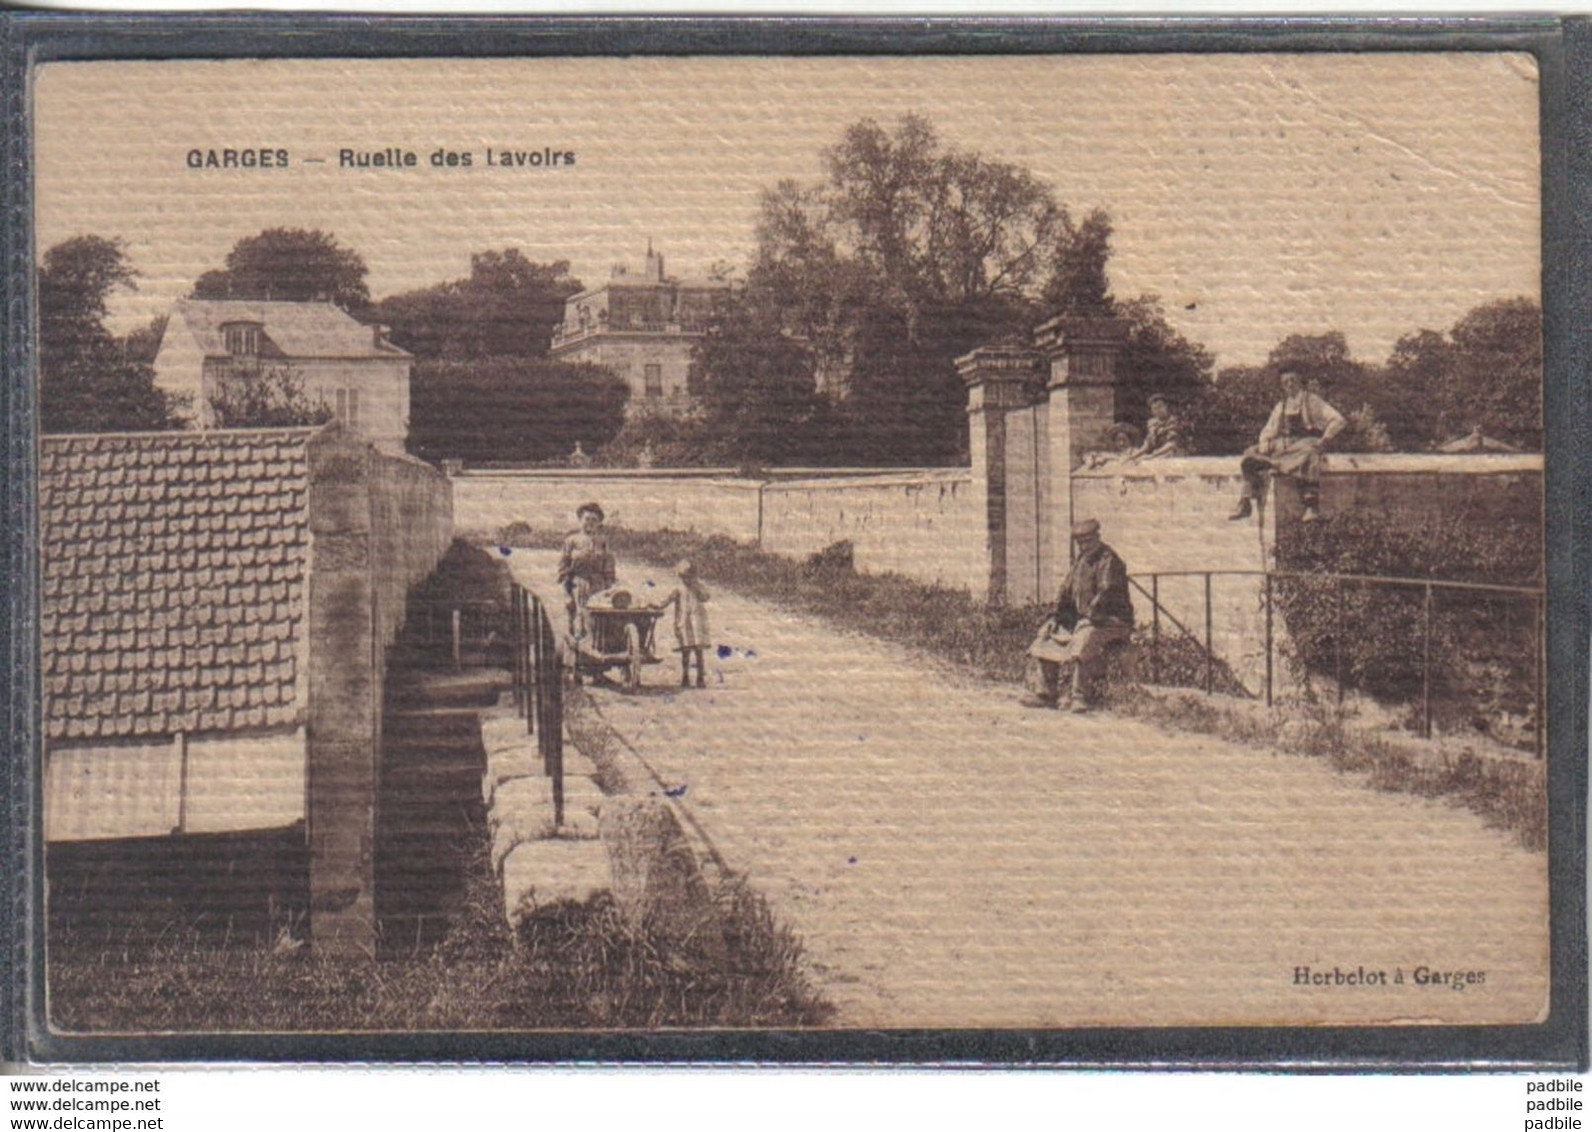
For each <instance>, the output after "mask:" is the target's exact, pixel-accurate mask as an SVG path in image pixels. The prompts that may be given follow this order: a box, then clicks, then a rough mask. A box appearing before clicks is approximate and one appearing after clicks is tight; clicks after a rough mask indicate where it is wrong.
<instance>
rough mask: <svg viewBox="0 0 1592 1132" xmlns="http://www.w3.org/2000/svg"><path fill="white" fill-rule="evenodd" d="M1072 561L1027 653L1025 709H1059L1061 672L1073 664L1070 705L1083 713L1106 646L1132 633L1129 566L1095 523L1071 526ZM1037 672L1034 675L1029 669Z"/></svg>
mask: <svg viewBox="0 0 1592 1132" xmlns="http://www.w3.org/2000/svg"><path fill="white" fill-rule="evenodd" d="M1072 541H1073V545H1074V546H1076V547H1077V550H1078V553H1077V557H1076V558H1074V559H1073V563H1072V569H1071V570H1070V571H1068V573H1067V580H1066V581H1064V582H1063V583H1062V584H1061V592H1060V593H1059V594H1057V595H1056V609H1055V612H1054V613H1053V614H1051V616H1050V618H1049V620H1047V621H1046V622H1045V623H1044V625H1042V626H1041V627H1040V630H1039V636H1038V637H1036V638H1035V639H1034V643H1033V645H1032V646H1030V648H1029V650H1028V655H1029V656H1030V657H1032V658H1033V659H1034V661H1035V664H1034V665H1032V666H1030V678H1031V680H1032V683H1033V686H1032V687H1031V689H1030V694H1029V695H1027V696H1024V697H1023V701H1022V702H1023V705H1024V706H1025V707H1047V708H1053V707H1057V706H1059V703H1060V699H1061V690H1060V689H1061V669H1062V666H1063V665H1068V664H1070V665H1072V689H1071V698H1070V701H1069V706H1070V707H1071V708H1072V710H1073V711H1079V712H1081V711H1088V710H1089V708H1090V697H1091V696H1092V695H1093V694H1094V692H1095V689H1096V688H1097V687H1098V685H1099V683H1100V676H1101V673H1102V670H1103V669H1104V666H1105V656H1106V651H1107V648H1108V647H1109V646H1110V645H1112V644H1115V643H1117V642H1120V641H1125V640H1127V639H1128V638H1129V637H1130V636H1132V634H1133V601H1132V599H1131V598H1130V597H1129V596H1128V568H1127V567H1126V566H1124V565H1123V564H1122V559H1120V558H1118V557H1117V553H1116V551H1114V550H1112V549H1111V548H1110V547H1109V546H1107V545H1106V544H1105V543H1103V542H1101V541H1100V524H1099V523H1098V522H1097V521H1095V520H1094V519H1085V520H1083V521H1082V522H1079V523H1075V524H1073V528H1072ZM1036 668H1037V670H1038V671H1037V673H1036V672H1035V671H1034V669H1036Z"/></svg>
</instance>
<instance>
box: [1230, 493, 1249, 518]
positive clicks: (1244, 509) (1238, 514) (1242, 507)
mask: <svg viewBox="0 0 1592 1132" xmlns="http://www.w3.org/2000/svg"><path fill="white" fill-rule="evenodd" d="M1250 513H1251V507H1250V505H1249V496H1247V495H1246V496H1244V498H1242V499H1240V500H1239V501H1238V506H1237V507H1234V508H1233V513H1232V514H1231V515H1229V516H1227V519H1228V521H1229V522H1233V523H1236V522H1238V520H1240V519H1247V518H1249V516H1250Z"/></svg>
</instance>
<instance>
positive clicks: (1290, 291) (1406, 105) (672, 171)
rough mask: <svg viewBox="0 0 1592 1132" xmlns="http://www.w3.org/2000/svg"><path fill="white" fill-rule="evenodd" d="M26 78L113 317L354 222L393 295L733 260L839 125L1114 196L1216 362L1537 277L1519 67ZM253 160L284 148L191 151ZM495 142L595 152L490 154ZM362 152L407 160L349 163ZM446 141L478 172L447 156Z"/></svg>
mask: <svg viewBox="0 0 1592 1132" xmlns="http://www.w3.org/2000/svg"><path fill="white" fill-rule="evenodd" d="M34 95H35V105H36V118H35V123H36V125H35V129H36V134H35V144H36V153H37V175H36V183H35V190H36V198H35V199H36V208H37V215H36V233H35V234H36V242H37V246H38V248H39V250H40V251H41V252H42V250H43V249H45V248H47V247H49V246H51V245H52V244H54V243H56V242H59V241H60V240H62V239H65V238H68V237H70V236H74V235H80V234H86V233H93V234H98V235H104V236H114V237H117V238H120V239H122V240H124V241H126V244H127V248H128V252H129V255H130V257H131V259H132V261H133V263H134V265H135V266H136V267H137V268H138V270H139V271H140V272H141V273H142V279H141V281H140V289H139V293H138V294H137V295H131V296H122V297H120V298H119V299H118V301H117V304H116V306H115V308H114V314H115V316H116V321H117V323H118V324H119V326H122V327H125V326H127V325H131V324H133V323H135V322H138V321H144V320H147V318H148V317H150V316H151V315H152V314H155V313H158V312H159V311H161V310H164V309H166V308H168V307H169V305H170V303H171V301H172V300H174V299H176V298H179V297H181V296H182V295H183V294H185V293H186V292H187V291H188V289H189V288H190V287H191V286H192V283H193V281H194V279H196V278H197V277H198V276H199V275H200V274H201V273H203V272H204V271H206V270H210V269H212V268H215V267H219V266H220V265H221V262H222V260H223V259H224V257H225V255H226V253H227V251H228V249H230V248H231V247H232V245H233V244H234V243H236V242H237V241H238V240H239V239H241V238H243V237H245V236H249V235H252V234H254V233H257V232H259V231H260V230H262V229H264V228H268V227H275V226H292V227H309V228H320V229H324V230H326V231H330V232H332V233H334V234H335V235H336V236H337V238H338V239H339V240H340V241H341V242H342V243H343V244H344V245H346V246H349V247H352V248H354V249H356V250H357V251H358V252H359V253H360V255H361V256H362V257H363V258H364V260H365V262H366V263H367V264H368V265H369V267H370V276H369V284H370V289H371V293H372V294H373V296H375V297H378V298H379V297H382V296H384V295H388V294H393V293H397V292H400V291H404V290H409V289H413V288H416V287H422V286H426V285H428V284H431V283H436V282H440V281H443V280H447V279H453V278H458V277H461V276H464V275H466V274H468V271H469V256H470V253H471V252H474V251H482V250H487V249H500V248H504V247H511V246H512V247H518V248H520V249H521V250H522V251H523V252H524V253H525V254H526V255H527V256H529V257H530V258H532V259H535V260H541V261H548V260H557V259H567V260H569V261H570V263H571V269H572V271H573V273H574V274H575V275H576V276H578V277H579V278H581V279H582V280H583V281H584V282H586V283H587V285H594V284H598V283H600V282H601V281H602V280H603V279H604V278H606V277H607V275H608V272H609V269H610V267H611V266H612V265H613V264H615V263H616V262H622V261H628V262H631V263H637V262H638V261H639V260H640V258H641V256H642V255H643V253H644V252H645V250H646V246H647V242H648V240H651V241H652V243H653V245H654V246H655V247H656V248H657V250H658V251H660V252H662V253H663V254H664V255H665V257H666V259H667V264H668V268H669V270H670V272H671V273H674V274H681V275H692V274H700V273H703V272H705V271H706V270H707V269H708V267H709V266H710V265H712V264H714V263H716V262H720V261H728V262H730V263H732V264H736V265H740V266H744V264H745V263H746V261H747V259H748V257H749V255H750V253H751V251H752V248H753V241H754V225H755V223H756V217H757V207H758V199H759V193H760V192H761V190H763V189H764V188H767V187H770V186H772V185H773V184H775V183H776V182H777V181H779V180H780V179H782V178H794V179H797V180H801V181H809V182H811V181H815V180H817V179H818V178H819V177H820V176H821V171H822V170H821V159H820V154H821V151H822V150H823V148H824V147H825V146H826V145H830V144H832V143H833V142H834V141H836V140H837V139H838V138H839V136H840V134H841V132H842V131H843V130H844V128H845V127H846V126H847V125H849V124H850V123H852V122H855V121H857V120H858V119H860V118H864V117H872V118H875V119H877V120H878V121H880V122H881V123H884V124H886V125H890V124H893V123H894V122H895V121H896V120H897V119H898V118H899V117H900V116H901V115H903V114H906V113H917V114H921V115H923V116H925V117H927V118H928V119H929V120H930V121H932V122H933V123H934V125H935V126H936V128H937V129H938V131H939V133H940V135H941V136H942V138H943V140H944V141H945V143H946V144H947V145H950V146H953V147H957V148H964V149H976V150H978V151H980V152H981V153H983V154H984V155H985V156H986V157H989V158H992V159H996V160H1002V161H1009V162H1014V163H1017V164H1021V165H1024V166H1027V167H1028V168H1030V169H1032V170H1033V171H1034V172H1035V173H1036V174H1038V175H1039V176H1040V177H1042V178H1043V179H1044V180H1046V181H1047V182H1048V183H1049V184H1051V185H1052V186H1053V188H1054V189H1055V191H1056V194H1057V196H1058V198H1059V199H1060V200H1061V201H1062V202H1064V203H1065V204H1067V205H1068V207H1069V208H1070V209H1072V210H1073V212H1074V213H1075V214H1079V215H1081V214H1082V213H1083V212H1084V211H1086V210H1088V209H1090V208H1094V207H1102V208H1105V209H1106V210H1107V211H1108V212H1109V213H1110V214H1111V216H1112V219H1113V222H1114V224H1115V237H1114V240H1113V248H1114V256H1113V259H1112V262H1111V265H1110V279H1111V283H1112V287H1113V290H1114V291H1115V293H1116V294H1117V295H1118V296H1119V297H1123V298H1131V297H1134V296H1137V295H1140V294H1143V293H1154V294H1157V295H1159V296H1160V297H1161V298H1162V300H1163V302H1164V304H1165V307H1166V310H1167V314H1168V317H1169V318H1170V319H1171V321H1172V322H1173V324H1174V325H1175V326H1176V327H1177V328H1178V329H1179V330H1181V331H1183V332H1184V333H1185V334H1187V335H1189V336H1190V337H1191V338H1193V339H1195V340H1196V341H1199V342H1202V343H1204V344H1205V345H1206V346H1207V347H1209V348H1210V349H1211V350H1213V351H1214V352H1215V353H1216V355H1217V359H1218V362H1219V364H1222V365H1231V364H1244V363H1255V362H1259V361H1261V360H1263V359H1264V357H1265V355H1266V353H1267V351H1269V350H1270V348H1271V347H1272V346H1273V345H1275V344H1276V343H1277V342H1278V341H1279V340H1280V339H1281V338H1282V337H1284V336H1285V335H1287V334H1291V333H1320V332H1323V331H1327V330H1341V331H1343V332H1344V333H1345V335H1346V336H1347V338H1348V340H1349V344H1350V347H1351V349H1352V350H1353V352H1354V353H1355V355H1356V356H1357V357H1360V358H1362V359H1364V360H1367V361H1381V360H1383V359H1384V358H1385V357H1386V355H1387V352H1388V350H1389V349H1390V348H1391V347H1392V345H1393V343H1394V342H1395V341H1396V340H1397V339H1398V338H1399V337H1400V336H1402V335H1403V334H1406V333H1409V332H1411V331H1413V330H1416V329H1422V328H1428V329H1437V330H1441V329H1446V328H1447V327H1449V326H1451V325H1452V324H1453V323H1454V322H1455V321H1456V320H1458V319H1459V318H1460V317H1461V316H1463V315H1464V314H1465V312H1466V311H1468V310H1469V309H1471V308H1472V307H1474V306H1476V305H1477V304H1479V303H1482V302H1487V301H1490V300H1493V299H1499V298H1507V297H1512V296H1515V295H1521V294H1524V295H1531V296H1537V295H1539V294H1540V215H1541V214H1540V194H1539V183H1540V176H1539V153H1538V140H1537V136H1538V131H1537V98H1538V82H1537V74H1536V70H1535V65H1534V61H1533V60H1532V59H1531V58H1530V57H1529V56H1526V55H1518V54H1509V55H1503V54H1478V53H1469V54H1460V53H1436V54H1424V55H1415V54H1400V55H1201V56H1191V55H1151V56H1131V57H1130V56H1045V57H1022V58H1014V57H977V56H973V57H965V56H964V57H954V58H953V57H925V58H916V59H902V58H879V57H871V58H825V59H813V58H806V59H793V58H787V59H780V58H755V57H742V58H687V59H663V58H650V59H649V58H630V59H509V60H486V59H458V60H430V61H391V60H387V61H354V60H329V61H230V62H220V63H215V62H193V63H143V62H118V63H57V64H49V65H46V66H44V67H41V68H40V69H39V70H38V72H37V73H36V75H35V88H34ZM262 147H263V148H266V149H270V150H286V151H287V157H288V164H287V167H286V168H282V169H275V168H273V169H261V168H253V169H244V168H232V169H207V168H198V169H194V168H190V167H189V165H188V155H189V153H190V152H191V151H193V150H199V151H200V152H201V153H204V152H205V151H208V150H211V149H215V150H221V149H226V148H232V149H245V148H262ZM488 147H491V148H492V149H493V150H494V153H495V154H501V153H502V152H503V151H510V152H519V153H530V152H543V151H546V150H552V151H555V152H559V153H564V152H572V153H573V154H574V155H575V161H574V163H573V164H568V163H567V162H563V161H561V162H560V163H559V164H558V165H556V166H553V167H549V166H547V165H546V164H545V162H544V164H543V165H541V166H539V167H530V166H525V167H503V166H500V165H496V164H493V165H487V164H486V163H485V156H486V149H487V148H488ZM343 149H349V150H352V151H354V152H356V153H373V152H377V151H384V150H388V149H398V150H407V151H411V152H413V153H414V154H415V155H416V157H417V161H418V164H417V165H416V167H414V168H364V169H359V168H352V169H349V168H341V167H340V165H339V160H338V158H339V153H340V151H341V150H343ZM438 150H452V151H454V152H465V151H468V152H470V153H471V155H472V164H471V165H470V167H468V168H463V167H459V166H454V167H452V168H449V167H434V166H432V165H431V163H430V156H431V154H432V153H434V152H436V151H438ZM314 159H320V160H321V161H322V162H324V163H322V164H312V163H311V162H312V161H313V160H314Z"/></svg>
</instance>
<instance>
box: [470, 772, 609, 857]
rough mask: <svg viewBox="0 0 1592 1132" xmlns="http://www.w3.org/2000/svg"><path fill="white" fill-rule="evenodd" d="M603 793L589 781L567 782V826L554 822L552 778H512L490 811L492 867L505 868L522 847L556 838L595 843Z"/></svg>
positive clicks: (574, 779) (502, 786)
mask: <svg viewBox="0 0 1592 1132" xmlns="http://www.w3.org/2000/svg"><path fill="white" fill-rule="evenodd" d="M602 803H603V796H602V793H601V792H600V791H599V790H598V789H597V787H596V785H595V784H594V783H593V782H592V781H591V779H589V778H580V777H566V778H565V779H564V824H563V825H559V824H557V823H556V822H555V821H554V810H553V783H552V780H551V779H549V778H543V777H539V776H536V777H527V778H515V779H510V780H509V781H507V782H503V783H501V784H499V785H498V787H497V789H496V791H495V792H494V794H493V796H492V798H491V808H490V809H489V810H488V811H487V830H488V831H489V833H490V834H491V837H492V851H491V852H492V868H493V869H494V870H498V869H501V868H502V867H503V862H504V860H505V859H506V858H507V857H508V855H509V854H510V853H511V852H513V850H514V848H515V847H516V846H518V845H523V844H525V843H526V842H530V841H541V840H546V839H548V838H553V837H563V838H570V839H578V840H594V839H596V837H597V836H598V822H597V814H598V811H599V810H600V809H601V807H602Z"/></svg>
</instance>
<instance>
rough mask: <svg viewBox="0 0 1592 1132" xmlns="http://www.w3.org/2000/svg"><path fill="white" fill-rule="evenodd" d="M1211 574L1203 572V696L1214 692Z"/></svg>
mask: <svg viewBox="0 0 1592 1132" xmlns="http://www.w3.org/2000/svg"><path fill="white" fill-rule="evenodd" d="M1211 621H1212V613H1211V572H1210V571H1209V570H1207V571H1205V694H1206V695H1207V696H1208V695H1210V694H1211V693H1212V692H1213V691H1215V690H1216V651H1215V644H1216V641H1215V639H1214V637H1213V635H1212V633H1211Z"/></svg>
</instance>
